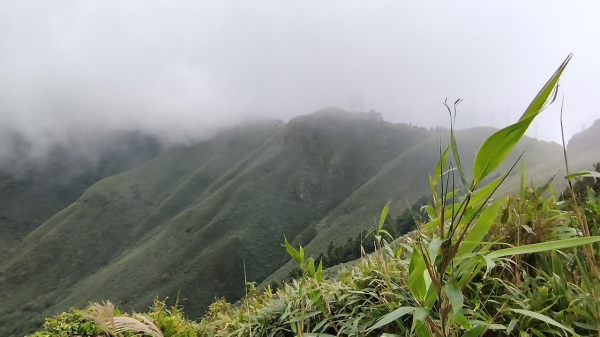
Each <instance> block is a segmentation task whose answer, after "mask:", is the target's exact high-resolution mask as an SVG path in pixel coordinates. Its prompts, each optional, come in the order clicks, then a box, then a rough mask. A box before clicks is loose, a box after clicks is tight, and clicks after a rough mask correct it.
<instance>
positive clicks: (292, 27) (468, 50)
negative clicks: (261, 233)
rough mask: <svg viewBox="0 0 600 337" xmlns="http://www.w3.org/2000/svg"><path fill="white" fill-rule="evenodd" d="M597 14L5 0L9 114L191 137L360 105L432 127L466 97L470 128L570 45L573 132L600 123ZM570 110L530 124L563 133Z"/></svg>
mask: <svg viewBox="0 0 600 337" xmlns="http://www.w3.org/2000/svg"><path fill="white" fill-rule="evenodd" d="M598 14H600V3H599V2H595V1H587V2H586V1H570V2H567V1H565V2H558V1H493V2H492V1H439V2H425V1H400V0H395V1H348V0H343V1H282V0H278V1H223V0H219V1H105V0H103V1H74V0H73V1H2V3H1V4H0V117H1V118H2V121H3V123H2V127H4V128H17V129H19V130H24V131H26V132H27V133H28V134H31V135H48V134H50V135H54V134H58V135H60V134H64V132H65V131H67V130H80V131H81V132H93V131H97V130H99V129H103V128H118V127H123V128H131V127H142V128H146V129H151V130H159V131H173V133H174V134H193V133H203V132H204V131H205V130H206V129H207V128H212V127H217V126H220V125H224V124H228V123H231V122H234V121H237V120H240V119H241V118H242V117H245V116H246V117H247V116H254V115H264V116H268V117H275V118H282V119H284V120H288V119H290V118H292V117H294V116H296V115H299V114H306V113H310V112H313V111H315V110H318V109H321V108H324V107H328V106H336V107H340V108H344V109H348V110H350V109H351V102H352V101H353V100H356V99H361V100H362V102H363V104H362V105H363V108H364V109H366V110H368V109H376V110H379V111H382V112H383V114H384V118H385V119H386V120H389V121H392V122H406V123H413V124H417V125H421V126H426V127H430V126H436V125H447V118H446V113H445V110H444V109H443V107H442V105H441V104H440V103H441V102H442V101H443V100H444V98H445V97H449V98H450V99H451V100H454V99H456V98H458V97H461V98H463V99H464V103H462V104H461V106H460V115H459V119H458V126H459V127H469V126H472V125H473V126H474V125H491V124H492V122H493V124H494V126H496V127H499V126H504V125H506V122H507V116H508V120H510V121H514V120H516V119H517V118H518V116H520V114H521V113H522V112H523V110H524V109H525V107H526V106H527V104H528V103H529V101H530V100H531V98H533V96H534V95H535V94H536V93H537V91H538V90H539V88H540V87H541V86H542V85H543V84H544V83H545V81H546V80H547V79H548V77H549V76H550V75H551V74H552V73H553V72H554V70H555V69H556V68H557V67H558V65H559V64H560V63H561V62H562V61H563V59H564V58H565V57H566V56H567V55H568V54H569V53H570V52H573V53H574V54H575V56H574V58H573V60H572V61H571V64H570V66H569V68H568V69H567V71H566V73H565V75H564V77H563V81H562V87H561V88H562V89H563V91H562V92H563V93H564V95H565V114H566V118H565V123H566V127H567V135H568V136H569V135H571V134H573V133H574V132H578V131H580V130H581V128H582V125H583V124H586V125H588V126H589V125H591V123H592V121H593V120H594V119H597V118H600V94H599V90H600V43H599V41H600V40H599V39H600V20H598ZM558 111H559V105H558V104H556V105H554V106H553V107H552V108H550V109H549V110H548V111H547V112H545V113H544V115H543V116H541V118H540V120H539V121H538V122H537V124H536V125H537V127H536V126H535V125H534V126H533V127H532V129H531V130H530V133H529V134H530V135H534V134H536V133H537V136H538V137H539V138H543V139H548V140H558V139H559V133H558V132H559V123H558ZM492 115H493V116H494V117H492ZM536 130H537V131H536Z"/></svg>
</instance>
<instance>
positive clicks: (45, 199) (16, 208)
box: [0, 132, 162, 259]
mask: <svg viewBox="0 0 600 337" xmlns="http://www.w3.org/2000/svg"><path fill="white" fill-rule="evenodd" d="M106 138H107V139H93V140H88V142H89V143H93V145H90V144H87V143H85V142H83V143H84V144H83V145H82V144H81V143H82V142H81V141H79V142H74V144H62V145H54V146H53V147H52V148H51V149H50V150H48V153H47V154H44V155H41V154H32V153H31V152H32V151H33V150H32V145H31V143H30V142H29V141H27V140H26V139H24V138H23V136H22V135H20V134H16V133H3V134H2V135H0V142H1V143H2V145H1V147H2V148H1V149H0V150H1V151H0V259H6V258H7V257H8V256H9V255H10V254H12V253H14V251H15V250H16V247H17V246H18V245H19V243H20V242H21V241H22V240H23V239H24V238H25V237H26V236H27V235H28V234H29V233H31V232H32V231H34V230H35V229H36V228H38V227H39V226H41V225H42V224H43V223H44V222H46V221H47V220H48V219H50V218H51V217H52V216H53V215H55V214H56V213H58V212H60V211H62V210H63V209H64V208H66V207H67V206H69V205H70V204H72V203H73V202H74V201H76V200H77V198H79V197H80V196H81V195H82V194H83V192H84V191H85V190H86V189H87V188H88V187H90V186H91V185H93V184H94V183H96V182H98V181H99V180H101V179H103V178H106V177H109V176H112V175H115V174H118V173H121V172H125V171H128V170H131V169H133V168H135V167H138V166H140V165H141V164H143V163H145V162H147V161H148V160H150V159H152V158H154V157H156V156H157V155H158V154H159V153H160V152H161V151H162V145H161V142H160V141H159V140H158V139H156V138H155V137H153V136H150V135H147V134H143V133H140V132H118V133H116V134H110V137H106Z"/></svg>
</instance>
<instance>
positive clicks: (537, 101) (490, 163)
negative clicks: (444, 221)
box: [471, 55, 572, 190]
mask: <svg viewBox="0 0 600 337" xmlns="http://www.w3.org/2000/svg"><path fill="white" fill-rule="evenodd" d="M571 56H572V55H569V56H568V57H567V58H566V59H565V61H564V62H563V63H562V64H561V65H560V67H559V68H558V69H557V70H556V72H555V73H554V75H552V77H550V79H549V80H548V82H547V83H546V85H544V87H543V88H542V89H541V90H540V92H539V93H538V94H537V96H536V97H535V98H534V99H533V101H532V102H531V104H529V107H528V108H527V110H525V112H524V113H523V115H522V116H521V118H520V119H519V121H518V122H517V123H515V124H513V125H509V126H507V127H505V128H503V129H501V130H499V131H497V132H495V133H494V134H493V135H491V136H490V137H489V138H488V139H486V140H485V142H484V143H483V145H481V148H480V149H479V151H477V155H476V156H475V162H474V164H473V183H472V185H471V190H473V189H475V188H477V186H478V185H479V184H480V183H481V181H482V180H483V179H484V178H485V177H487V176H488V175H489V174H490V173H492V172H493V171H494V170H495V169H497V168H498V166H500V165H501V164H502V162H504V160H505V159H506V157H507V156H508V154H509V153H510V152H511V150H512V149H513V148H514V147H515V145H516V144H517V143H518V141H519V140H520V139H521V137H523V135H524V134H525V131H527V128H528V127H529V125H530V124H531V122H532V121H533V120H534V118H535V117H536V116H537V115H538V114H539V113H540V112H541V111H542V110H543V109H544V107H545V105H546V102H547V101H548V99H549V98H550V96H551V95H552V93H553V91H554V90H555V88H556V85H557V83H558V80H559V79H560V76H561V75H562V73H563V71H564V70H565V67H566V66H567V64H568V63H569V60H570V59H571Z"/></svg>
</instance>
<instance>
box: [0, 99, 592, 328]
mask: <svg viewBox="0 0 600 337" xmlns="http://www.w3.org/2000/svg"><path fill="white" fill-rule="evenodd" d="M373 117H375V118H373ZM494 130H495V129H493V128H473V129H465V130H458V131H457V135H456V136H457V138H458V142H459V146H460V148H461V156H462V157H463V162H464V163H470V162H471V161H472V160H473V158H474V154H475V152H476V151H477V149H478V147H479V146H480V144H481V142H482V141H483V140H484V139H485V138H486V137H487V136H489V135H490V134H491V133H493V132H494ZM591 133H593V132H591ZM447 137H448V130H445V129H437V130H433V129H432V130H428V129H425V128H420V127H416V126H410V125H407V124H402V123H401V124H393V123H389V122H385V121H381V120H380V119H378V118H377V116H374V115H372V114H368V113H367V114H353V113H349V112H346V111H344V110H341V109H336V108H329V109H324V110H321V111H318V112H316V113H313V114H309V115H304V116H299V117H296V118H294V119H292V120H291V121H290V122H289V123H287V124H286V123H282V122H280V121H274V120H271V121H268V120H262V121H255V122H252V123H247V124H244V125H239V126H236V127H233V128H230V129H227V130H223V131H221V132H218V133H217V134H216V135H215V136H214V137H212V138H210V139H206V140H204V141H200V142H196V143H191V144H180V145H171V146H170V147H167V148H164V147H163V146H162V145H161V144H162V143H161V142H160V141H159V140H157V138H156V137H153V136H149V135H146V134H143V133H136V132H130V133H123V134H119V135H115V136H114V137H111V138H109V139H105V140H104V141H103V142H101V143H99V144H96V145H94V146H95V148H96V149H98V151H99V152H98V155H97V156H96V157H95V158H96V159H95V160H91V159H89V158H87V157H85V156H83V157H82V154H81V153H80V151H81V150H82V148H83V149H87V148H86V147H85V146H80V145H77V146H75V148H73V149H70V148H69V147H60V146H59V147H56V148H55V149H53V150H52V151H50V152H49V153H51V154H52V156H50V157H48V159H47V160H46V161H43V164H42V163H40V162H35V161H33V162H35V163H37V164H36V165H32V166H31V167H32V168H31V169H30V171H24V173H22V174H21V175H20V176H19V177H18V178H17V177H16V176H15V175H10V174H5V175H3V176H2V184H3V185H2V186H3V188H2V189H1V190H0V197H1V198H2V203H1V204H2V207H4V210H3V212H2V214H3V218H2V221H3V223H2V226H1V227H0V230H2V231H3V235H2V237H3V238H7V240H6V241H7V242H6V244H7V246H5V247H11V248H10V249H9V250H8V251H3V252H2V254H3V255H4V259H3V260H2V262H1V263H0V283H1V285H2V286H1V287H0V303H1V304H0V326H2V327H4V329H5V330H4V331H3V333H5V332H6V333H9V332H11V333H12V332H16V331H27V330H30V329H34V328H37V327H39V325H40V324H41V321H40V319H41V317H44V316H49V315H52V314H54V313H56V312H60V311H63V310H66V309H68V308H69V307H72V306H82V305H85V304H86V303H87V302H88V301H93V300H103V299H111V300H113V301H118V302H120V303H121V304H122V305H124V306H125V307H133V308H136V310H143V309H144V308H146V307H147V305H149V304H150V303H151V302H152V300H153V299H154V298H155V297H156V296H160V297H164V296H171V297H173V296H176V295H177V293H180V294H181V296H182V297H183V298H188V299H193V301H189V302H184V304H185V305H186V311H187V312H188V313H189V314H190V315H192V317H198V316H199V315H201V314H202V313H203V312H204V310H205V309H206V306H207V305H208V304H209V303H210V302H212V300H213V299H214V298H215V297H221V296H224V297H226V298H227V299H228V300H232V301H234V300H237V299H238V298H240V297H241V296H242V295H243V294H244V289H245V288H244V283H243V280H244V277H246V278H247V279H248V280H249V281H254V282H259V283H260V282H270V281H271V280H275V279H279V278H282V277H286V276H287V274H288V273H289V271H290V270H291V268H292V266H293V265H292V264H290V263H289V257H287V255H286V254H285V251H284V249H283V248H282V247H281V243H282V241H283V237H284V235H285V236H286V237H288V239H289V240H291V241H292V242H294V244H302V245H305V246H306V249H307V252H308V253H309V254H318V253H320V252H323V251H324V250H325V249H326V248H327V246H328V245H329V243H330V242H333V243H336V244H338V243H341V242H345V240H347V239H348V238H351V237H354V236H355V235H357V234H358V233H359V232H360V231H361V230H363V229H364V228H366V227H370V226H372V225H373V223H374V221H375V217H376V216H377V214H378V212H380V211H381V208H382V206H383V205H384V204H385V203H386V202H387V200H389V199H394V200H396V202H395V203H393V205H392V208H391V213H392V214H400V212H402V211H403V210H404V208H405V207H406V202H404V201H403V200H408V202H409V203H410V202H414V201H417V200H418V199H419V198H421V197H422V196H424V195H425V194H426V193H427V192H428V189H429V187H428V185H427V177H428V175H429V174H430V173H431V171H432V170H433V168H434V167H435V164H436V162H437V161H438V160H439V147H440V145H441V143H442V142H444V141H445V140H446V139H447ZM574 139H576V138H574ZM577 139H582V138H581V137H579V138H577ZM21 142H22V140H20V138H19V137H18V136H16V138H15V140H14V141H13V143H14V144H16V148H17V149H18V151H27V150H26V149H27V146H23V145H19V144H21ZM25 144H26V143H25ZM587 148H588V149H589V148H590V147H587ZM19 149H20V150H19ZM23 149H24V150H23ZM592 149H596V148H594V147H592ZM523 150H527V152H526V155H525V162H526V165H527V167H528V169H530V170H531V171H532V172H537V173H536V174H535V175H532V180H533V182H534V183H536V184H541V183H544V182H546V181H547V180H548V179H550V178H551V176H552V175H554V174H556V172H553V171H552V170H548V169H547V168H548V163H549V162H551V161H552V160H553V159H554V158H560V157H561V153H562V149H561V147H560V146H559V145H558V144H556V143H553V142H543V141H538V140H535V139H531V138H528V137H526V138H525V139H523V141H522V142H521V143H520V145H519V146H518V147H517V149H516V150H515V151H514V153H515V155H513V159H516V156H517V155H518V153H519V152H520V151H523ZM577 151H578V150H577V149H576V148H575V149H574V151H573V157H574V158H582V157H581V156H579V155H578V152H577ZM596 152H597V151H596ZM596 152H593V153H592V152H586V154H585V158H584V159H585V160H582V161H581V163H582V164H578V163H579V162H578V163H575V162H574V163H573V168H574V169H575V168H578V166H581V169H582V168H587V167H589V165H590V164H591V163H592V162H593V161H594V159H592V156H596V157H599V158H600V153H596ZM20 165H22V166H21V167H25V166H23V165H25V164H20ZM465 165H466V164H465ZM466 168H467V172H470V171H469V170H470V169H469V166H468V165H466ZM506 169H507V167H504V170H506ZM510 179H513V178H510ZM510 179H509V180H510ZM518 179H519V178H518V175H517V176H515V177H514V179H513V180H514V182H517V181H518ZM5 234H6V235H5ZM244 270H245V274H244ZM15 308H16V310H15Z"/></svg>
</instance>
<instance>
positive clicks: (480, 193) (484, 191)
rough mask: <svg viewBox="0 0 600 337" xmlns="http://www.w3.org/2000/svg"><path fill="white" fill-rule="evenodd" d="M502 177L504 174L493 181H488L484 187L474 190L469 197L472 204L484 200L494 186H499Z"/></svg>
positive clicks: (494, 188)
mask: <svg viewBox="0 0 600 337" xmlns="http://www.w3.org/2000/svg"><path fill="white" fill-rule="evenodd" d="M503 178H504V176H500V177H498V178H496V179H494V181H492V182H491V183H489V184H487V185H485V186H484V187H482V188H480V189H478V190H477V191H475V192H474V193H473V196H472V197H471V203H472V204H473V205H476V204H480V203H481V202H483V201H485V200H486V199H487V198H488V197H489V196H490V195H491V194H492V193H493V192H494V190H496V188H498V186H500V184H501V183H502V179H503Z"/></svg>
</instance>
